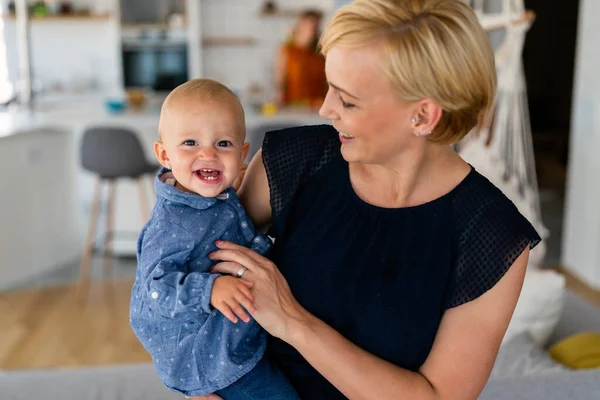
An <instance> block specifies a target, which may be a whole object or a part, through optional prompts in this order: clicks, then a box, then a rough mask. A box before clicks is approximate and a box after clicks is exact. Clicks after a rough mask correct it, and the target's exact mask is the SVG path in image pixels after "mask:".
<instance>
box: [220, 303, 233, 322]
mask: <svg viewBox="0 0 600 400" xmlns="http://www.w3.org/2000/svg"><path fill="white" fill-rule="evenodd" d="M215 308H216V309H217V310H219V311H221V313H222V314H223V315H224V316H225V318H227V319H228V320H230V321H231V322H233V323H234V324H237V322H238V319H237V318H236V316H235V315H233V312H232V311H231V309H230V308H229V305H227V304H226V303H222V304H220V305H219V306H215Z"/></svg>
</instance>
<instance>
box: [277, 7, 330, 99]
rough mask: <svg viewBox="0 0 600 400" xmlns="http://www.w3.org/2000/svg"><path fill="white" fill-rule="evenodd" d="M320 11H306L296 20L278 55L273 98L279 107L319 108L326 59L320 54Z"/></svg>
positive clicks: (323, 93) (324, 82) (324, 93)
mask: <svg viewBox="0 0 600 400" xmlns="http://www.w3.org/2000/svg"><path fill="white" fill-rule="evenodd" d="M321 18H322V15H321V12H319V11H316V10H306V11H304V12H302V13H301V14H300V16H299V18H298V22H297V24H296V26H295V27H294V29H293V31H292V34H291V36H290V40H289V41H288V42H287V43H286V44H284V45H283V46H282V47H281V48H280V49H279V53H278V54H277V60H276V65H275V96H276V99H275V100H276V101H277V103H278V104H281V105H308V106H311V107H317V108H318V107H320V106H321V104H322V103H323V100H324V99H325V95H326V94H327V79H326V78H325V57H324V56H323V55H322V54H320V53H319V51H318V50H317V46H318V43H319V36H320V32H319V25H320V23H321Z"/></svg>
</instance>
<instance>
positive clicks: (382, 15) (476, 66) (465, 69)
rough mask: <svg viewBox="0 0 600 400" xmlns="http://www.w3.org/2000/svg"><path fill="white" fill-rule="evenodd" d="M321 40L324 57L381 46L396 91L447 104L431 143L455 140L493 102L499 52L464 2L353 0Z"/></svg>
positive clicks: (385, 70)
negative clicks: (339, 48)
mask: <svg viewBox="0 0 600 400" xmlns="http://www.w3.org/2000/svg"><path fill="white" fill-rule="evenodd" d="M320 44H321V51H322V53H323V54H324V55H326V54H327V52H328V51H329V50H330V49H331V48H332V47H333V46H337V45H339V46H350V47H360V46H365V45H379V46H381V50H382V54H383V57H384V60H383V63H382V69H383V73H385V74H386V76H387V77H388V79H389V80H390V82H391V84H392V86H393V87H394V88H395V89H396V91H397V92H398V94H399V96H400V97H401V98H402V99H404V100H406V101H419V100H421V99H423V98H431V99H433V100H434V101H435V102H436V103H437V104H439V105H440V107H441V108H442V109H443V113H442V117H441V119H440V121H439V122H438V124H437V125H436V127H435V129H434V130H433V133H432V134H431V135H430V136H429V137H428V138H429V140H431V141H433V142H436V143H444V144H448V143H455V142H458V141H459V140H460V139H462V138H463V137H464V136H465V135H466V134H467V133H468V132H469V131H470V130H471V129H472V128H473V127H474V126H475V125H476V124H477V123H478V122H479V121H480V118H482V117H483V115H484V114H485V112H486V110H488V109H489V108H490V107H491V106H492V104H493V102H494V97H495V92H496V68H495V64H494V52H493V50H492V47H491V45H490V42H489V40H488V37H487V35H486V33H485V31H484V30H483V28H482V26H481V24H480V23H479V21H478V19H477V16H476V15H475V12H474V11H473V9H472V8H471V7H470V6H468V5H467V4H466V3H465V2H464V1H462V0H355V1H353V2H352V3H350V4H348V5H346V6H343V7H341V8H340V9H339V10H338V11H337V12H336V14H335V15H334V17H333V18H332V19H331V21H330V22H329V24H328V26H327V28H326V30H325V32H324V33H323V36H322V37H321V42H320Z"/></svg>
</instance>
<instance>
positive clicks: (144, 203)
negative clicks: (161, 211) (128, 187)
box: [137, 175, 150, 224]
mask: <svg viewBox="0 0 600 400" xmlns="http://www.w3.org/2000/svg"><path fill="white" fill-rule="evenodd" d="M137 184H138V194H139V197H140V210H141V212H142V223H144V224H145V223H146V221H148V219H149V218H150V210H149V208H148V199H147V198H146V192H145V191H144V176H143V175H141V176H140V177H138V178H137Z"/></svg>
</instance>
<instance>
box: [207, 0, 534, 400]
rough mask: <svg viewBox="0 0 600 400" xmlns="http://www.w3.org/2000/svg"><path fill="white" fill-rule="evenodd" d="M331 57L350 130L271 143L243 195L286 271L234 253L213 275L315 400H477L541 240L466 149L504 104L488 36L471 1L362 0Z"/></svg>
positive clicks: (333, 90)
mask: <svg viewBox="0 0 600 400" xmlns="http://www.w3.org/2000/svg"><path fill="white" fill-rule="evenodd" d="M321 44H322V51H323V53H324V54H326V57H327V61H326V73H327V78H328V82H329V92H328V94H327V97H326V99H325V102H324V104H323V107H322V108H321V111H320V112H321V115H322V116H324V117H326V118H328V119H330V120H332V122H333V127H329V126H312V127H303V128H294V129H288V130H284V131H279V132H271V133H268V134H267V136H266V138H265V142H264V144H263V149H262V154H261V153H259V154H258V155H257V156H256V157H255V158H254V159H253V160H252V162H251V164H250V166H249V168H248V171H247V174H246V177H245V178H244V182H243V184H242V188H241V191H240V193H241V198H242V201H244V202H245V205H246V207H247V210H248V212H249V213H250V215H251V216H252V217H253V219H254V220H255V221H256V222H257V223H258V224H259V225H263V226H266V225H270V232H271V235H272V236H274V237H275V238H276V241H275V244H274V247H273V253H272V261H269V260H267V259H265V258H263V257H261V256H259V255H258V254H256V253H253V252H251V251H250V250H248V249H245V248H241V247H239V246H236V245H233V244H230V243H226V242H220V243H218V244H217V246H218V247H219V249H220V250H218V251H216V252H215V253H213V254H212V255H211V256H210V257H211V258H212V259H214V260H218V261H221V263H220V264H218V265H216V266H215V269H214V270H215V271H217V272H221V273H230V274H237V275H238V276H241V277H242V279H245V280H248V281H250V282H253V284H254V286H253V293H254V295H255V306H256V309H257V310H258V311H257V313H256V314H255V315H254V317H255V318H256V320H257V321H258V322H259V323H260V324H261V325H262V326H263V327H264V328H265V329H267V330H268V331H269V332H270V333H271V334H272V335H273V336H274V337H275V338H276V339H273V340H272V342H271V343H269V356H270V357H271V359H272V360H273V361H274V362H275V363H276V364H277V365H278V366H279V367H280V368H281V369H282V370H283V371H284V372H285V373H286V375H287V376H288V377H289V379H290V381H291V382H292V383H293V384H294V386H295V387H296V389H297V390H298V392H299V394H300V396H301V397H302V398H303V399H341V398H345V397H348V398H352V399H361V398H368V399H398V398H403V399H453V400H454V399H476V398H477V397H478V395H479V393H480V392H481V390H482V388H483V387H484V385H485V383H486V380H487V379H488V376H489V373H490V370H491V368H492V366H493V363H494V360H495V357H496V354H497V351H498V348H499V346H500V343H501V340H502V337H503V335H504V333H505V330H506V328H507V325H508V323H509V320H510V318H511V315H512V312H513V310H514V308H515V305H516V302H517V298H518V295H519V291H520V289H521V285H522V282H523V277H524V274H525V269H526V266H527V260H528V255H529V250H530V249H531V248H532V247H534V246H535V245H536V244H537V243H538V242H539V241H540V238H539V236H538V235H537V233H536V232H535V230H534V229H533V227H532V226H531V225H530V224H529V222H527V220H526V219H525V218H524V217H523V216H522V215H521V214H519V212H518V211H517V209H516V208H515V206H514V205H513V204H512V203H511V202H510V201H509V200H508V199H507V198H506V197H505V196H504V195H503V194H502V193H501V192H500V191H499V190H498V189H497V188H495V187H494V186H493V185H492V184H491V183H490V182H489V181H488V180H487V179H485V178H484V177H483V176H481V175H479V174H478V173H477V172H476V171H475V170H473V168H472V167H471V166H470V165H468V164H467V163H466V162H464V161H463V160H462V159H461V158H460V157H459V156H458V155H457V154H456V153H455V152H454V151H452V149H451V147H450V144H451V143H454V142H456V141H458V140H460V139H461V138H462V137H463V136H464V135H465V134H466V133H467V132H469V131H470V130H471V129H472V128H473V127H474V126H475V125H476V123H477V122H478V120H479V118H480V117H481V116H482V115H483V114H484V112H485V110H486V109H487V108H489V107H490V105H491V104H492V102H493V99H494V92H495V87H496V76H495V69H494V59H493V52H492V49H491V47H490V45H489V42H488V40H487V37H486V35H485V33H484V32H483V30H482V28H481V26H480V25H479V23H478V21H477V18H476V16H475V14H474V13H473V11H472V9H470V8H469V7H468V6H467V5H465V4H464V3H463V2H462V1H461V0H356V1H354V2H353V3H351V4H349V5H348V6H345V7H343V8H341V9H340V10H339V11H338V12H337V13H336V15H335V16H334V18H333V19H332V21H331V22H330V24H329V26H328V28H327V30H326V32H325V33H324V36H323V38H322V39H321ZM334 128H335V129H334ZM340 142H341V146H340Z"/></svg>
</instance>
